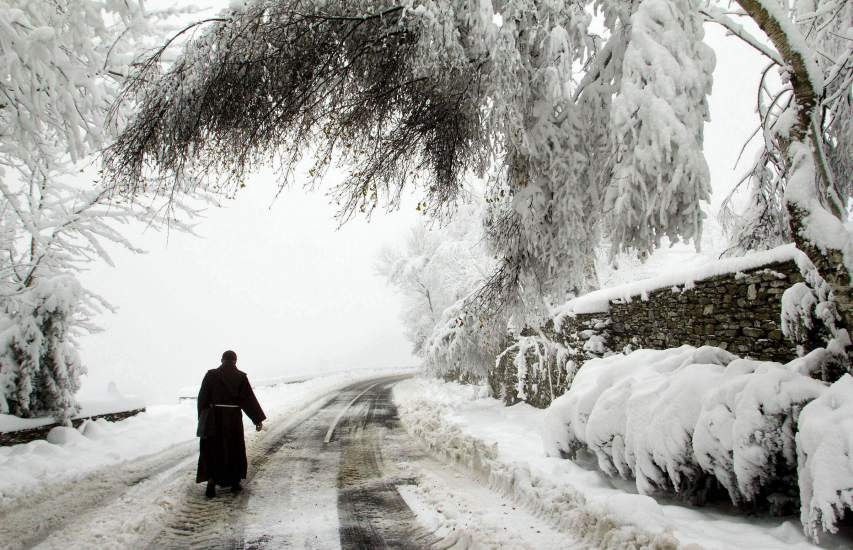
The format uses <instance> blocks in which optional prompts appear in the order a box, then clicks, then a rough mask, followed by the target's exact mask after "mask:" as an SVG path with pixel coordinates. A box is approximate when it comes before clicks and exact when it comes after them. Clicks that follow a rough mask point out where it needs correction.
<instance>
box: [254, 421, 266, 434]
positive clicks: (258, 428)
mask: <svg viewBox="0 0 853 550" xmlns="http://www.w3.org/2000/svg"><path fill="white" fill-rule="evenodd" d="M263 427H264V424H263V423H262V422H258V423H257V424H255V431H256V432H259V431H261V429H262V428H263Z"/></svg>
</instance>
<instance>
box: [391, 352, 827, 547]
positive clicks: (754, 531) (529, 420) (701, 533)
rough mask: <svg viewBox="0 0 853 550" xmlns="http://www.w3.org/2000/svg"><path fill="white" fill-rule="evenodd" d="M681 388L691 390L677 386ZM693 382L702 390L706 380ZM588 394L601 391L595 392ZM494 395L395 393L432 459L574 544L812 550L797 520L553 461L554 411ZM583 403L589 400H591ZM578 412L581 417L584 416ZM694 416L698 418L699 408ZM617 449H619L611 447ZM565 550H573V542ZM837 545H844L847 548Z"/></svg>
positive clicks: (419, 383)
mask: <svg viewBox="0 0 853 550" xmlns="http://www.w3.org/2000/svg"><path fill="white" fill-rule="evenodd" d="M687 351H688V350H682V351H680V352H679V353H673V354H672V355H673V357H672V358H671V359H670V362H669V363H668V364H659V365H658V368H659V369H661V370H660V371H658V373H659V372H662V371H665V370H666V369H667V368H668V369H669V370H675V369H676V368H677V367H678V366H679V364H680V361H679V359H678V357H677V356H679V355H680V356H681V358H680V359H681V360H684V359H686V356H687V355H688V353H687ZM694 351H697V350H694ZM721 351H722V350H714V349H704V350H702V351H701V352H699V355H698V357H702V361H703V364H710V365H714V361H717V362H725V361H727V360H729V359H731V357H732V356H730V355H727V354H726V353H725V352H723V353H720V352H721ZM602 364H603V365H604V364H606V363H602ZM717 367H718V368H722V367H721V365H717ZM605 370H607V369H605ZM712 370H714V369H712ZM611 374H612V373H611ZM679 383H685V384H686V382H685V381H682V382H678V383H674V384H675V385H676V386H677V385H678V384H679ZM688 385H689V386H690V387H691V388H694V389H695V388H696V387H698V386H699V383H698V382H697V383H696V384H692V383H691V384H688ZM670 388H671V390H670V391H672V392H675V391H677V390H676V388H674V387H672V386H670ZM586 389H588V390H590V391H594V389H595V385H594V384H591V385H590V386H586ZM600 393H601V392H599V395H600ZM487 395H488V392H487V390H486V389H485V388H480V387H478V386H470V385H460V384H455V383H445V382H441V381H438V380H432V379H413V380H407V381H404V382H401V383H399V384H397V386H395V388H394V402H395V404H396V405H397V408H398V411H399V414H400V419H401V420H402V422H403V425H404V426H405V427H406V429H407V430H408V431H409V432H410V433H411V434H412V435H414V436H416V437H417V438H419V439H420V440H421V441H422V442H423V443H424V445H425V446H426V447H427V448H428V449H429V450H430V452H431V453H432V454H433V455H435V456H436V457H437V458H439V459H442V460H445V461H447V462H451V463H454V464H457V465H460V466H463V467H465V468H466V469H468V470H469V471H471V472H473V473H474V474H476V475H477V476H478V477H479V478H480V480H481V481H482V482H483V483H484V484H486V485H488V486H489V487H490V488H491V489H492V490H495V491H497V492H499V493H501V494H504V495H507V496H509V497H511V498H512V499H513V500H515V502H516V503H518V504H519V505H521V506H524V507H525V508H527V509H528V510H530V511H532V512H534V513H536V514H537V515H539V516H540V517H542V518H543V519H545V520H547V521H548V522H549V523H550V524H551V525H552V526H554V527H555V528H556V529H560V530H563V531H564V532H565V533H566V534H567V541H568V540H572V539H575V540H576V539H581V540H582V542H583V543H584V544H586V545H588V546H589V547H591V548H601V549H609V548H619V549H630V548H653V549H662V548H694V549H697V550H698V548H705V549H708V550H717V549H719V550H723V549H725V550H731V549H749V550H778V549H779V548H787V549H797V550H799V549H806V548H815V547H814V546H813V545H812V544H811V543H810V542H809V541H808V539H807V538H806V536H805V535H804V534H803V532H802V530H801V529H800V527H799V525H798V523H797V522H794V521H791V520H780V519H776V518H767V517H744V516H742V515H739V514H736V513H734V512H732V511H731V510H723V509H720V508H715V507H712V506H707V507H703V508H694V507H689V506H683V505H679V504H676V503H673V502H671V501H668V500H667V499H660V500H655V499H653V498H651V497H649V496H645V495H642V494H636V492H635V491H636V489H635V488H634V486H633V485H634V484H633V483H628V482H625V481H621V480H620V479H619V478H618V477H616V478H613V477H607V476H605V475H604V474H603V473H602V472H601V471H599V470H598V469H597V468H595V459H594V458H592V457H590V459H591V460H584V456H583V455H584V453H580V455H581V456H580V457H579V460H562V459H560V458H556V457H549V456H546V455H545V453H543V452H542V440H541V439H540V437H539V436H538V434H539V433H540V432H541V431H542V426H543V425H544V424H545V421H546V417H550V418H548V420H549V421H551V422H553V420H554V418H553V414H552V413H549V412H548V411H544V410H541V409H536V408H534V407H532V406H530V405H528V404H526V403H519V404H516V405H513V406H511V407H505V406H504V405H503V403H502V402H501V401H499V400H497V399H493V398H490V397H488V396H487ZM584 397H585V398H586V399H588V398H589V393H586V394H584ZM685 399H686V397H685ZM572 412H574V413H578V414H581V415H582V413H579V411H578V410H577V409H575V410H573V411H572ZM662 414H663V413H661V415H662ZM690 414H693V415H695V414H696V407H695V406H694V407H693V409H692V413H690ZM661 415H657V416H661ZM688 416H689V415H688V414H685V415H681V414H679V415H678V417H677V418H673V419H672V421H671V422H670V423H668V424H667V430H668V431H669V433H670V434H682V435H680V436H679V437H678V438H676V439H675V440H673V444H674V447H673V451H672V452H668V454H667V456H666V458H668V459H669V462H668V464H669V465H670V466H671V472H667V473H666V474H664V475H665V476H666V478H667V479H668V478H669V477H670V476H674V475H675V474H676V473H678V475H681V476H682V477H684V476H686V474H685V472H692V471H693V469H694V468H695V465H692V466H691V465H687V464H682V463H679V462H678V461H677V460H675V457H676V456H678V455H679V453H678V452H676V451H681V450H683V449H684V443H683V442H684V437H685V436H684V435H683V431H684V430H686V428H683V424H684V419H685V418H687V417H688ZM620 422H621V420H620V419H619V418H615V419H614V424H615V425H618V424H619V423H620ZM569 437H572V436H569ZM664 437H665V436H663V435H662V436H661V439H664ZM548 441H550V444H551V445H552V448H553V449H559V448H561V447H560V446H559V445H556V444H555V442H554V441H553V440H548ZM618 445H619V444H618V443H615V444H614V447H618ZM655 446H656V445H652V448H654V447H655ZM642 454H643V456H645V457H646V458H644V459H643V460H647V461H648V462H649V466H648V468H649V469H651V464H657V463H658V462H660V463H664V462H666V461H665V460H664V459H663V457H659V456H657V455H655V454H654V453H653V452H652V449H649V448H645V449H644V450H643V453H642ZM613 455H614V456H619V453H613ZM605 456H610V455H607V454H606V453H605ZM644 467H646V466H644ZM696 545H698V546H696ZM566 546H567V547H571V546H570V545H569V543H568V542H567V543H566ZM830 547H837V548H842V547H843V543H842V544H836V545H835V546H830Z"/></svg>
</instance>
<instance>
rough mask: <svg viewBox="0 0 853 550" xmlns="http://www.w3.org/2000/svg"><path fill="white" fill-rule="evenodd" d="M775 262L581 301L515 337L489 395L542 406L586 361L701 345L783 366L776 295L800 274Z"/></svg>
mask: <svg viewBox="0 0 853 550" xmlns="http://www.w3.org/2000/svg"><path fill="white" fill-rule="evenodd" d="M779 256H780V255H779V254H778V253H777V254H775V255H772V256H770V258H771V261H768V262H765V263H760V265H756V264H758V263H759V262H758V261H755V259H752V260H751V262H750V263H747V264H744V265H738V266H736V269H732V270H731V271H727V270H726V266H725V265H724V266H715V267H714V268H711V269H709V270H708V271H707V273H706V274H704V275H703V274H700V276H698V277H696V278H687V279H685V278H683V277H680V276H678V275H671V276H668V277H667V278H664V279H661V281H663V282H664V283H665V284H662V285H661V284H658V286H656V282H655V281H648V282H642V284H635V285H632V286H630V287H626V289H605V290H602V291H598V292H596V293H593V294H591V295H588V296H584V297H581V298H580V299H578V300H577V301H576V302H575V304H572V310H567V311H563V312H561V313H559V314H558V315H556V316H555V318H554V319H553V320H551V321H548V322H547V323H546V324H545V326H543V327H542V328H541V329H529V328H528V329H525V330H524V331H522V334H521V338H520V339H519V341H518V342H516V343H515V344H513V345H512V346H511V347H510V348H509V349H507V351H506V352H505V353H503V354H502V355H501V356H500V357H499V358H498V359H497V361H496V364H495V367H494V369H493V370H492V371H491V372H490V373H489V385H490V386H491V389H492V392H493V393H494V395H495V396H497V397H500V398H501V399H503V400H504V402H505V403H506V404H507V405H512V404H514V403H517V402H519V401H526V402H527V403H530V404H531V405H534V406H536V407H541V408H544V407H547V406H548V405H549V404H550V403H551V401H553V400H554V399H555V398H556V397H559V396H560V395H562V394H563V393H565V391H566V390H567V389H568V387H569V385H570V384H571V381H572V378H573V377H574V373H575V372H577V370H578V369H579V368H580V367H581V366H582V365H583V363H584V362H586V361H587V360H589V359H593V358H596V357H602V356H603V355H606V354H607V353H611V352H629V351H631V350H634V349H641V348H645V349H668V348H676V347H679V346H681V345H684V344H690V345H692V346H696V347H700V346H706V345H709V346H715V347H719V348H723V349H726V350H728V351H730V352H732V353H734V354H737V355H739V356H741V357H744V358H750V359H757V360H765V361H776V362H779V363H787V362H788V361H790V360H792V359H794V358H795V357H797V348H796V345H795V344H794V343H792V342H790V341H789V340H788V339H787V338H786V337H785V336H784V335H783V334H782V329H781V312H782V295H783V294H784V292H785V289H787V288H789V287H791V286H792V285H793V284H795V283H798V282H801V281H803V276H802V274H801V272H800V268H799V267H798V265H797V262H796V259H794V258H791V257H782V258H780V257H779ZM759 260H760V258H759ZM738 261H742V260H741V259H738ZM721 263H725V261H724V262H721ZM679 281H680V282H679ZM602 297H603V298H602ZM521 354H523V356H524V359H523V360H522V359H519V355H521Z"/></svg>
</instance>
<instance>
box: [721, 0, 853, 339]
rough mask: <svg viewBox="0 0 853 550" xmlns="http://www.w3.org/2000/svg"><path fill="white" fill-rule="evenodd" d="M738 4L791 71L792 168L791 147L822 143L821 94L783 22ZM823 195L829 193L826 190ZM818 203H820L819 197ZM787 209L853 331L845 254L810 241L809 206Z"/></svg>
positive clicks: (756, 5) (799, 241)
mask: <svg viewBox="0 0 853 550" xmlns="http://www.w3.org/2000/svg"><path fill="white" fill-rule="evenodd" d="M737 1H738V4H740V6H741V7H742V8H743V10H744V11H745V12H746V13H747V14H748V15H749V16H750V17H751V18H752V19H753V20H754V21H755V23H756V24H757V25H758V26H759V28H760V29H761V30H762V31H764V33H765V34H767V37H768V38H769V39H770V41H771V42H772V43H773V46H775V48H776V50H777V51H778V52H779V54H780V55H781V57H782V59H783V60H784V61H785V63H786V65H787V66H788V68H789V70H790V79H791V87H792V89H793V92H794V101H795V102H796V105H797V118H796V123H795V124H794V125H793V127H792V128H791V131H790V137H789V139H788V141H786V142H783V143H782V148H783V151H782V152H783V154H784V158H785V160H786V163H787V165H788V167H789V168H790V167H791V165H792V164H793V162H792V160H793V159H792V154H793V152H792V151H791V147H790V145H791V144H793V143H795V142H802V143H804V144H805V143H807V140H808V139H809V137H811V139H812V140H817V139H820V136H818V135H814V134H812V135H811V136H809V128H810V126H811V120H812V117H813V116H814V114H815V113H814V110H815V106H816V105H817V102H818V91H817V90H815V87H814V83H813V82H812V81H811V79H810V78H809V71H808V65H807V63H806V59H804V57H803V54H802V52H800V51H798V50H797V49H796V48H795V47H794V44H792V43H791V40H790V37H789V36H788V34H787V33H786V32H785V29H784V26H783V22H782V21H779V20H778V19H777V18H776V17H775V16H774V14H771V13H770V12H768V11H767V10H766V9H765V8H764V5H763V4H762V2H761V1H760V0H737ZM815 149H816V148H815V147H814V145H812V146H811V151H812V154H813V156H815V157H817V153H816V150H815ZM814 162H815V166H816V167H818V168H820V167H821V166H822V163H821V161H820V159H819V158H815V161H814ZM822 179H823V185H824V186H825V185H826V182H827V181H828V180H827V178H825V177H824V178H822ZM822 191H824V192H825V191H826V190H822ZM815 199H816V200H819V198H818V197H817V194H816V193H815ZM785 206H786V208H787V210H788V214H789V220H790V221H789V223H790V227H791V234H792V235H793V236H794V242H795V243H796V245H797V248H799V249H800V250H802V251H803V252H804V253H805V254H806V255H807V256H808V257H809V259H810V260H811V261H812V263H814V265H815V267H816V268H817V270H818V273H820V275H821V276H822V277H823V278H824V280H825V281H826V282H827V283H828V284H829V286H830V287H831V288H832V291H833V294H834V295H835V301H836V304H837V306H838V312H839V314H840V315H841V317H842V319H841V325H842V327H843V328H845V329H847V330H848V331H850V330H851V328H853V298H851V288H850V286H851V285H850V284H851V280H850V273H849V271H848V270H847V268H846V267H845V265H844V261H843V260H844V258H843V252H842V251H841V250H835V249H831V248H828V249H825V250H822V249H821V248H819V247H818V246H816V245H815V243H813V242H812V241H811V240H809V239H808V238H807V237H806V233H804V229H805V228H806V224H808V222H809V220H808V217H809V210H808V209H807V208H806V205H804V204H798V203H797V202H795V201H791V200H788V199H787V198H786V204H785ZM809 206H811V207H812V208H814V207H817V203H816V202H815V203H814V204H812V205H809ZM832 213H833V215H835V216H836V218H837V217H838V215H839V213H838V212H835V211H834V209H833V212H832ZM838 226H839V228H841V230H842V231H843V230H844V229H843V226H842V225H841V223H839V224H838ZM848 354H849V349H848Z"/></svg>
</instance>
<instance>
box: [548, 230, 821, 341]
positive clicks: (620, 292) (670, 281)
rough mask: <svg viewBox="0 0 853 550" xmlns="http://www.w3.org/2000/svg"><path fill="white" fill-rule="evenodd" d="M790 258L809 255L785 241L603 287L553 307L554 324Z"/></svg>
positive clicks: (803, 259)
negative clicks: (617, 303) (664, 290)
mask: <svg viewBox="0 0 853 550" xmlns="http://www.w3.org/2000/svg"><path fill="white" fill-rule="evenodd" d="M789 260H795V261H797V263H801V262H804V261H805V262H808V258H807V257H806V255H805V254H804V253H803V252H802V251H800V250H798V249H797V247H796V246H795V245H794V244H786V245H782V246H779V247H776V248H773V249H771V250H764V251H761V252H755V253H752V254H748V255H746V256H740V257H737V258H725V259H722V260H715V261H712V262H708V263H706V264H704V265H700V266H698V267H694V268H691V269H685V270H680V271H673V272H670V273H665V274H663V275H658V276H656V277H651V278H648V279H643V280H640V281H635V282H632V283H627V284H624V285H619V286H614V287H610V288H602V289H601V290H596V291H594V292H590V293H588V294H584V295H583V296H578V297H577V298H573V299H572V300H569V301H568V302H565V303H563V304H561V305H559V306H557V307H556V308H554V310H553V311H552V316H553V318H554V322H555V325H556V326H558V327H559V326H560V324H561V321H562V319H563V318H564V317H565V316H567V315H578V314H584V313H606V312H608V311H610V302H611V301H615V300H631V299H632V298H633V297H635V296H640V297H641V298H642V299H644V300H645V299H647V295H648V293H649V292H652V291H654V290H658V289H661V288H667V287H683V288H686V289H689V288H693V286H694V284H695V283H696V282H697V281H703V280H705V279H710V278H711V277H716V276H718V275H728V274H731V273H738V272H740V271H748V270H750V269H756V268H759V267H761V266H763V265H767V264H771V263H778V262H786V261H789Z"/></svg>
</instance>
